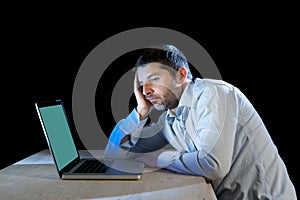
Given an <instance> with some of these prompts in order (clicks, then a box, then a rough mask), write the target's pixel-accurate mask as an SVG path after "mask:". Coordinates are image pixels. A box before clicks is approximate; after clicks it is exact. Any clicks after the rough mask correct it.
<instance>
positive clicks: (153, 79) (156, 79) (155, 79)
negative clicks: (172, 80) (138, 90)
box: [150, 78, 159, 82]
mask: <svg viewBox="0 0 300 200" xmlns="http://www.w3.org/2000/svg"><path fill="white" fill-rule="evenodd" d="M158 80H159V78H152V79H151V80H150V81H151V82H155V81H158Z"/></svg>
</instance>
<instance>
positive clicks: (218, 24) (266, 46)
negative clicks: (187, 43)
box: [0, 10, 299, 187]
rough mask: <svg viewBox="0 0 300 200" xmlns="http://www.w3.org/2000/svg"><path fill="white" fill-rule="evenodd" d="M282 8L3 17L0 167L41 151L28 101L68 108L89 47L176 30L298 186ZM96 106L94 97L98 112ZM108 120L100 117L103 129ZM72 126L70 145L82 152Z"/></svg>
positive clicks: (294, 103)
mask: <svg viewBox="0 0 300 200" xmlns="http://www.w3.org/2000/svg"><path fill="white" fill-rule="evenodd" d="M286 11H287V14H285V15H282V14H281V12H274V13H272V12H271V13H268V14H266V15H265V13H264V11H261V12H260V13H259V14H260V15H259V16H258V17H257V18H254V17H253V16H257V15H258V13H257V12H258V11H253V12H252V11H251V12H249V13H247V14H245V16H241V14H243V12H241V13H239V14H240V15H238V16H233V17H228V18H225V17H224V16H220V17H219V18H217V19H216V20H213V21H212V20H210V21H208V20H207V18H205V17H204V18H199V19H198V18H197V16H193V17H189V18H186V19H185V20H182V21H178V20H175V19H172V17H162V18H161V19H157V20H152V21H147V22H145V21H143V22H137V21H133V20H123V21H122V19H120V20H115V21H108V20H107V19H103V16H102V17H100V16H97V15H95V16H90V15H89V16H87V17H86V18H82V16H81V15H80V12H78V13H77V14H79V15H77V17H74V16H70V15H64V16H60V15H58V14H61V13H63V12H61V13H57V12H56V11H55V12H54V11H51V12H44V11H43V10H41V11H39V12H28V13H27V12H25V14H21V15H15V17H12V15H13V14H11V13H10V14H8V15H6V18H5V19H7V20H4V23H3V24H2V36H1V40H2V45H1V49H2V53H1V54H2V60H1V61H2V63H1V105H2V106H1V112H0V113H1V115H2V117H1V139H0V141H1V165H0V167H1V168H4V167H6V166H8V165H10V164H12V163H14V162H16V161H18V160H20V159H23V158H25V157H27V156H29V155H31V154H33V153H36V152H38V151H40V150H42V149H46V148H47V144H46V141H45V138H44V135H43V132H42V129H41V126H40V124H39V121H38V117H37V114H36V111H35V109H34V102H35V101H42V100H48V99H57V98H61V99H63V100H64V102H65V106H66V109H67V111H68V112H70V113H71V106H72V89H73V83H74V80H75V76H76V74H77V71H78V69H79V67H80V65H81V64H82V62H83V60H84V59H85V58H86V56H87V55H88V54H89V52H90V51H91V50H93V48H95V47H96V46H97V45H98V44H100V43H101V42H102V41H103V40H105V39H107V38H109V37H111V36H113V35H115V34H117V33H120V32H122V31H125V30H128V29H132V28H138V27H147V26H153V27H164V28H169V29H173V30H177V31H179V32H181V33H184V34H186V35H188V36H190V37H191V38H193V39H194V40H196V41H197V42H198V43H199V44H200V45H202V46H203V47H204V49H205V50H206V51H207V52H208V53H209V54H210V56H211V57H212V59H213V60H214V62H215V63H216V65H217V67H218V69H219V70H220V72H221V75H222V78H223V80H225V81H227V82H230V83H232V84H234V85H236V86H238V87H239V88H240V89H241V90H242V91H243V92H244V93H245V94H246V95H247V96H248V98H249V99H250V100H251V102H252V103H253V105H254V106H255V108H256V109H257V110H258V112H259V113H260V115H261V117H262V119H263V120H264V122H265V125H266V126H267V128H268V130H269V132H270V135H271V137H272V138H273V140H274V143H275V144H276V145H277V147H278V151H279V154H280V155H281V156H282V158H283V160H284V162H285V163H286V165H287V168H288V172H289V174H290V176H291V179H292V181H293V182H294V184H295V186H296V187H297V186H299V180H298V179H297V175H296V174H297V171H296V170H297V168H298V169H299V164H298V162H299V161H297V158H299V156H297V155H298V152H299V150H297V147H298V146H299V145H298V143H297V138H296V137H297V133H299V129H298V127H299V122H298V119H299V115H298V112H299V100H298V96H299V94H298V92H299V89H298V85H299V82H298V74H297V71H298V69H297V68H298V67H299V61H298V60H297V58H298V57H299V56H298V54H299V45H297V44H296V39H298V36H299V35H297V33H296V32H297V30H296V29H297V28H296V26H297V23H296V20H295V16H293V12H288V11H289V10H286ZM248 14H249V15H248ZM58 16H59V17H58ZM136 18H138V16H137V17H136ZM92 19H93V20H92ZM124 21H125V22H124ZM112 73H113V72H112ZM107 80H108V81H109V78H107ZM112 82H113V81H112ZM101 87H103V86H101ZM105 103H106V102H105ZM101 104H102V102H97V107H98V108H99V109H100V107H101ZM99 105H100V106H99ZM103 106H105V105H103ZM108 114H109V113H108ZM70 116H71V114H70ZM71 120H72V119H71ZM71 123H73V122H72V121H71ZM113 125H114V124H113V123H112V122H108V123H107V127H106V130H107V131H109V130H111V129H112V126H113ZM73 128H74V127H73ZM74 131H75V138H76V143H77V145H78V146H79V148H81V149H84V146H83V145H82V143H81V142H80V140H79V139H78V137H77V136H76V130H74Z"/></svg>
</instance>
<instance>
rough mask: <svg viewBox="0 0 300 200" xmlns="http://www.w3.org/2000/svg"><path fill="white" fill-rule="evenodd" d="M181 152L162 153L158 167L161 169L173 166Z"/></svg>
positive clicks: (158, 160) (158, 159)
mask: <svg viewBox="0 0 300 200" xmlns="http://www.w3.org/2000/svg"><path fill="white" fill-rule="evenodd" d="M180 155H181V154H180V152H178V151H165V152H162V153H161V154H160V155H159V156H158V158H157V166H158V167H160V168H164V167H167V166H168V165H170V164H172V163H173V162H174V161H175V160H177V159H179V157H180Z"/></svg>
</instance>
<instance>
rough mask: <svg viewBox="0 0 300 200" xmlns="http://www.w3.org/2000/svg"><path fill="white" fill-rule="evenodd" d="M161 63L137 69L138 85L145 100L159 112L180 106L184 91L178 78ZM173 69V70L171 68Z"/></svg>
mask: <svg viewBox="0 0 300 200" xmlns="http://www.w3.org/2000/svg"><path fill="white" fill-rule="evenodd" d="M161 65H162V64H160V63H149V64H147V65H145V66H143V67H139V68H138V69H137V76H138V83H139V85H140V86H141V87H142V92H143V95H144V96H145V98H146V99H147V100H148V101H149V102H151V103H152V104H153V106H154V108H156V109H157V110H165V109H173V108H176V107H177V106H178V102H179V97H180V94H181V92H182V89H181V87H180V85H179V84H177V82H176V77H174V76H172V75H171V73H170V72H169V71H167V70H166V69H163V68H161V67H160V66H161ZM170 69H171V68H170Z"/></svg>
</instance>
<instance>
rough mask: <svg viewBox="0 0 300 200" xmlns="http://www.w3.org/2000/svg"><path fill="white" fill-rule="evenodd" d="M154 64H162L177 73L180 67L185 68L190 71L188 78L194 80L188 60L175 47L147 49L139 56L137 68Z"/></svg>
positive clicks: (163, 46)
mask: <svg viewBox="0 0 300 200" xmlns="http://www.w3.org/2000/svg"><path fill="white" fill-rule="evenodd" d="M152 62H158V63H161V64H163V65H166V66H169V67H171V68H172V69H175V70H176V71H177V70H178V69H179V68H180V67H185V68H186V69H187V71H188V73H187V78H188V79H190V80H192V78H193V76H192V73H191V71H190V68H189V64H188V61H187V58H186V57H185V56H184V54H183V53H182V52H181V51H180V50H179V49H178V48H177V47H175V46H173V45H168V44H163V45H158V46H155V47H150V48H146V49H145V50H144V51H143V53H142V54H141V55H140V56H139V58H138V60H137V62H136V64H135V67H136V68H137V67H142V66H145V65H146V64H148V63H152ZM169 71H170V70H169Z"/></svg>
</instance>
